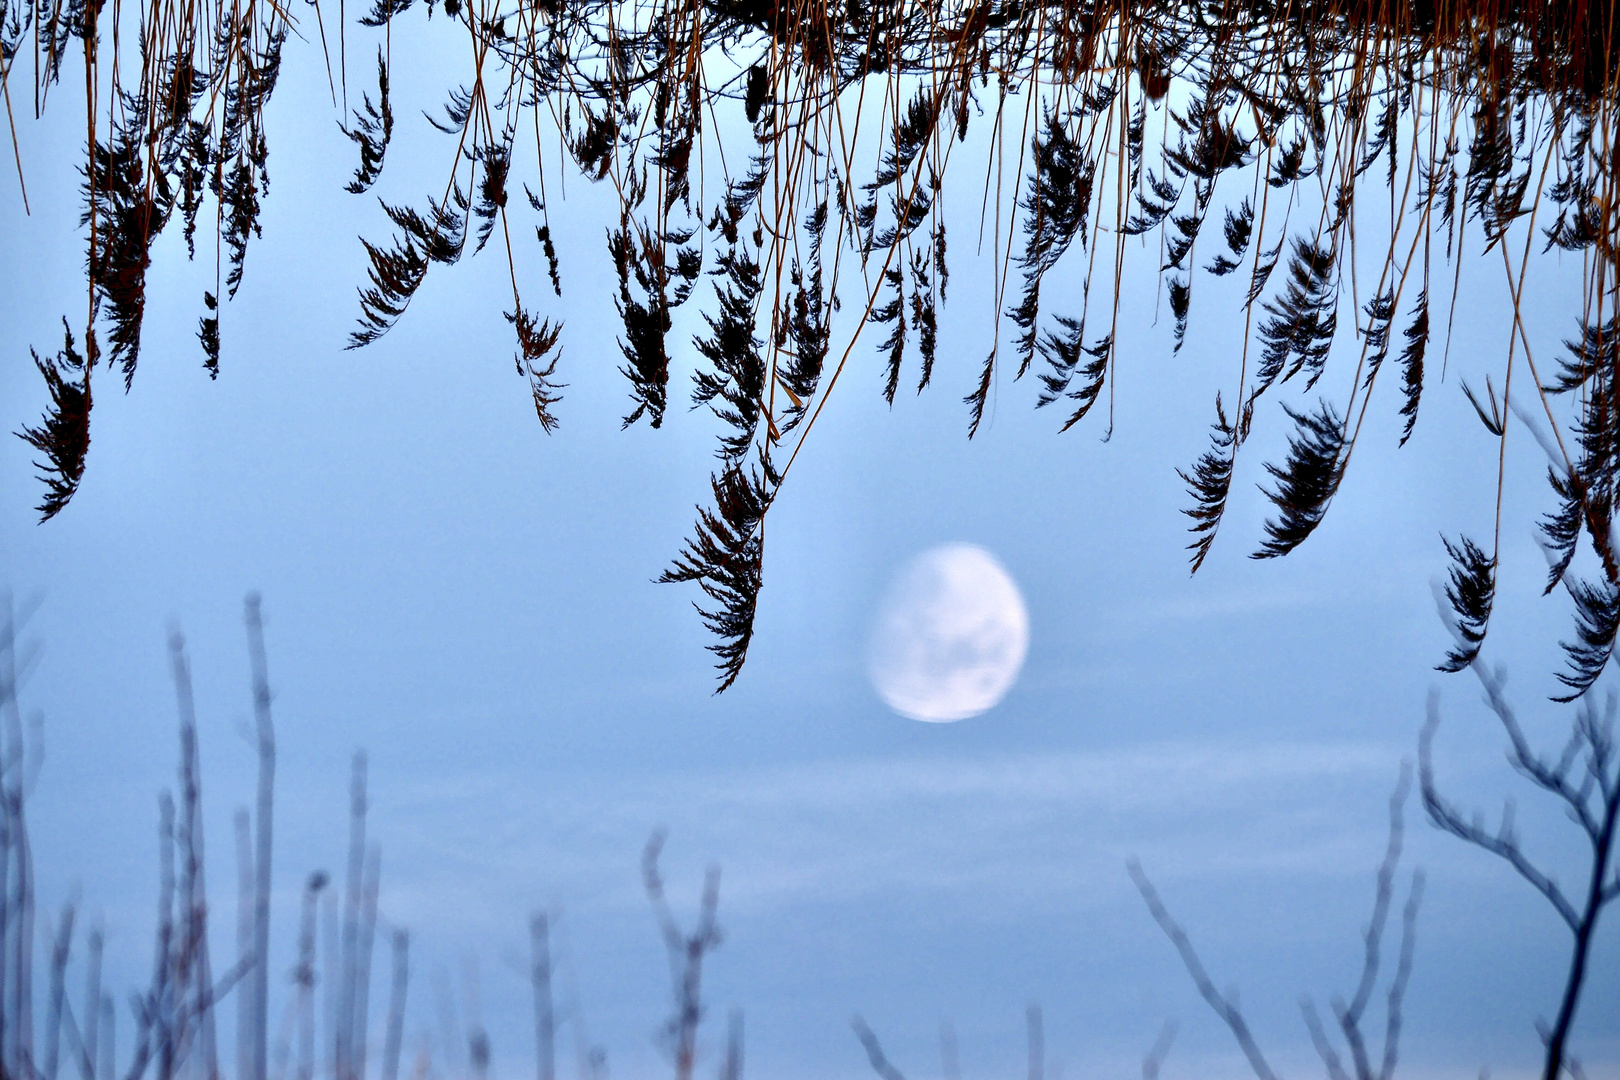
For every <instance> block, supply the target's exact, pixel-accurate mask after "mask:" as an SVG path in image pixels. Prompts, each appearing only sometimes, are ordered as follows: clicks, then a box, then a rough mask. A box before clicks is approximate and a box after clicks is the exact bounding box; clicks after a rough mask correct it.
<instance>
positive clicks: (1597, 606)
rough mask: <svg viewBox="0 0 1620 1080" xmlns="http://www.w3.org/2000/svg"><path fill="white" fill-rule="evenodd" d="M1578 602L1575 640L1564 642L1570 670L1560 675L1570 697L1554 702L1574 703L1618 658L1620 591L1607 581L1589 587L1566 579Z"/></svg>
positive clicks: (1600, 580) (1593, 583)
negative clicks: (1615, 651)
mask: <svg viewBox="0 0 1620 1080" xmlns="http://www.w3.org/2000/svg"><path fill="white" fill-rule="evenodd" d="M1564 584H1565V586H1566V587H1567V588H1568V589H1569V595H1570V597H1571V599H1573V600H1574V601H1575V640H1573V641H1564V642H1560V644H1561V645H1563V647H1564V654H1565V655H1566V656H1567V657H1568V658H1569V670H1568V671H1560V672H1557V673H1556V674H1557V676H1558V681H1559V682H1561V683H1563V684H1564V685H1565V686H1567V687H1569V693H1567V694H1561V695H1557V696H1555V697H1554V698H1553V700H1554V701H1563V702H1569V701H1574V700H1575V699H1576V698H1578V697H1580V696H1581V695H1582V694H1584V693H1586V692H1587V691H1588V690H1590V689H1591V688H1592V684H1593V683H1595V682H1597V678H1598V676H1599V675H1601V674H1603V669H1604V668H1606V667H1607V666H1608V664H1609V659H1610V658H1611V657H1613V656H1614V643H1615V634H1616V632H1617V631H1620V588H1616V587H1615V586H1614V585H1613V584H1612V583H1610V582H1609V581H1608V580H1606V579H1599V580H1598V581H1596V582H1592V583H1588V582H1585V581H1576V580H1573V579H1566V580H1565V582H1564Z"/></svg>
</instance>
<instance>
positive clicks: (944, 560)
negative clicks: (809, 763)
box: [867, 543, 1029, 723]
mask: <svg viewBox="0 0 1620 1080" xmlns="http://www.w3.org/2000/svg"><path fill="white" fill-rule="evenodd" d="M1028 651H1029V612H1028V611H1026V610H1025V608H1024V598H1023V596H1022V594H1020V593H1019V591H1018V585H1017V583H1015V582H1014V581H1013V579H1012V575H1010V574H1008V573H1007V570H1006V568H1005V567H1003V566H1002V565H1001V563H1000V562H998V561H997V560H996V557H995V556H994V555H992V554H990V552H988V551H986V550H985V549H984V548H982V547H979V546H977V545H975V544H961V543H957V544H944V545H941V546H940V547H936V548H931V549H929V550H928V551H925V552H923V553H922V554H921V555H918V556H916V557H915V558H913V559H912V560H911V561H910V562H908V563H906V565H905V566H904V567H902V568H901V570H900V572H899V574H897V575H896V576H895V579H894V581H893V582H892V583H891V584H890V585H889V590H888V593H887V594H886V595H885V596H884V598H883V602H882V606H881V607H880V608H879V609H878V614H877V619H876V620H875V622H874V623H873V626H872V636H871V641H870V643H869V648H868V653H867V669H868V671H869V672H870V674H871V677H872V686H873V688H874V689H876V690H877V692H878V695H879V696H880V697H882V698H883V700H884V701H885V702H886V703H887V704H888V706H889V708H891V709H893V710H894V711H895V712H897V713H899V714H900V715H901V716H908V717H910V718H911V719H913V720H925V721H929V722H931V723H949V722H951V721H953V720H965V719H967V718H968V717H970V716H977V715H978V714H979V713H982V712H984V711H985V710H986V709H989V708H992V707H994V706H995V705H996V703H997V702H999V701H1000V700H1001V699H1002V698H1003V697H1004V696H1005V695H1006V693H1007V691H1008V690H1009V689H1011V688H1012V684H1013V683H1014V682H1015V681H1017V679H1018V672H1019V670H1020V669H1022V668H1023V666H1024V656H1025V654H1026V653H1027V652H1028Z"/></svg>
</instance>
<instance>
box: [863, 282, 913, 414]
mask: <svg viewBox="0 0 1620 1080" xmlns="http://www.w3.org/2000/svg"><path fill="white" fill-rule="evenodd" d="M905 284H906V282H905V274H904V273H903V272H901V271H900V270H898V269H894V270H885V271H883V278H882V285H880V286H879V292H878V295H880V296H881V295H883V293H884V291H887V293H888V296H889V299H888V300H887V301H886V302H884V303H882V304H873V305H872V315H871V318H872V321H873V322H874V323H876V324H877V325H879V326H883V325H884V324H888V326H889V327H890V329H889V336H888V337H886V338H884V339H883V343H882V344H881V345H879V346H878V355H879V356H881V357H882V358H883V370H884V372H885V375H884V378H883V400H884V401H886V402H888V403H889V404H890V405H893V404H894V392H895V391H896V390H898V389H899V388H900V361H901V360H902V359H903V358H904V356H905V351H906V290H905Z"/></svg>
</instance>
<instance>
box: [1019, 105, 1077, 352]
mask: <svg viewBox="0 0 1620 1080" xmlns="http://www.w3.org/2000/svg"><path fill="white" fill-rule="evenodd" d="M1030 153H1031V156H1032V157H1033V159H1034V168H1033V170H1032V171H1031V173H1030V176H1029V183H1028V189H1027V191H1026V192H1025V194H1024V199H1023V202H1022V203H1021V206H1022V208H1023V211H1024V236H1025V242H1024V251H1023V254H1022V255H1020V256H1019V259H1018V264H1019V266H1020V268H1021V269H1022V270H1023V272H1024V289H1023V294H1022V297H1021V299H1020V300H1019V302H1018V303H1017V304H1016V305H1014V306H1013V307H1012V308H1009V309H1008V311H1007V317H1008V318H1009V319H1011V320H1012V321H1013V325H1015V326H1017V327H1018V329H1019V330H1020V331H1021V332H1020V334H1019V335H1018V339H1017V355H1018V376H1019V377H1020V378H1022V377H1023V375H1024V373H1025V372H1026V371H1028V370H1029V365H1030V362H1031V361H1032V360H1033V359H1034V357H1035V353H1036V351H1037V348H1038V346H1039V341H1040V338H1039V333H1038V330H1037V327H1036V320H1037V319H1038V317H1039V315H1040V293H1041V279H1042V278H1043V277H1045V276H1046V273H1047V272H1048V271H1049V270H1051V269H1052V267H1054V266H1056V265H1057V263H1058V261H1059V260H1060V259H1062V258H1063V254H1064V252H1066V251H1067V250H1068V249H1069V245H1070V244H1071V243H1073V242H1074V240H1075V239H1076V238H1077V237H1078V238H1079V240H1080V245H1081V246H1082V247H1084V246H1085V243H1086V220H1087V218H1088V217H1089V215H1090V212H1091V194H1092V186H1093V182H1094V180H1095V177H1096V169H1097V165H1096V162H1095V160H1093V159H1092V158H1091V157H1090V156H1089V155H1088V154H1087V152H1086V148H1085V147H1084V145H1082V144H1081V143H1080V142H1079V141H1078V140H1076V139H1075V138H1074V137H1073V136H1072V135H1071V134H1070V132H1069V130H1068V128H1067V126H1066V124H1065V121H1064V119H1063V118H1061V117H1059V116H1058V115H1057V114H1056V113H1054V112H1051V111H1048V112H1047V113H1046V115H1045V116H1044V117H1042V123H1041V130H1040V132H1038V133H1037V134H1036V135H1035V136H1034V137H1033V138H1032V139H1031V140H1030Z"/></svg>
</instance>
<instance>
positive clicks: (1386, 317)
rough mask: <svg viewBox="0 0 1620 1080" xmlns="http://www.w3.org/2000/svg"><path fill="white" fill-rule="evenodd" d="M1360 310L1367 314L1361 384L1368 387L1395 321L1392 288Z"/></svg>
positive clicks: (1386, 351)
mask: <svg viewBox="0 0 1620 1080" xmlns="http://www.w3.org/2000/svg"><path fill="white" fill-rule="evenodd" d="M1361 310H1362V311H1363V312H1364V313H1365V314H1366V316H1367V328H1366V329H1365V330H1363V331H1362V340H1363V341H1365V342H1366V350H1367V374H1366V376H1365V378H1363V380H1362V386H1363V387H1370V386H1372V384H1373V380H1374V379H1376V378H1377V377H1378V369H1379V368H1380V367H1382V366H1383V364H1384V358H1385V357H1387V356H1388V355H1389V336H1390V334H1389V332H1390V327H1391V324H1392V323H1393V322H1394V321H1395V290H1394V288H1386V289H1385V290H1384V291H1383V292H1381V293H1378V294H1377V295H1376V296H1374V297H1372V299H1370V300H1368V301H1367V302H1366V303H1365V304H1363V305H1362V306H1361ZM1401 441H1402V442H1404V441H1405V440H1404V439H1403V440H1401Z"/></svg>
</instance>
